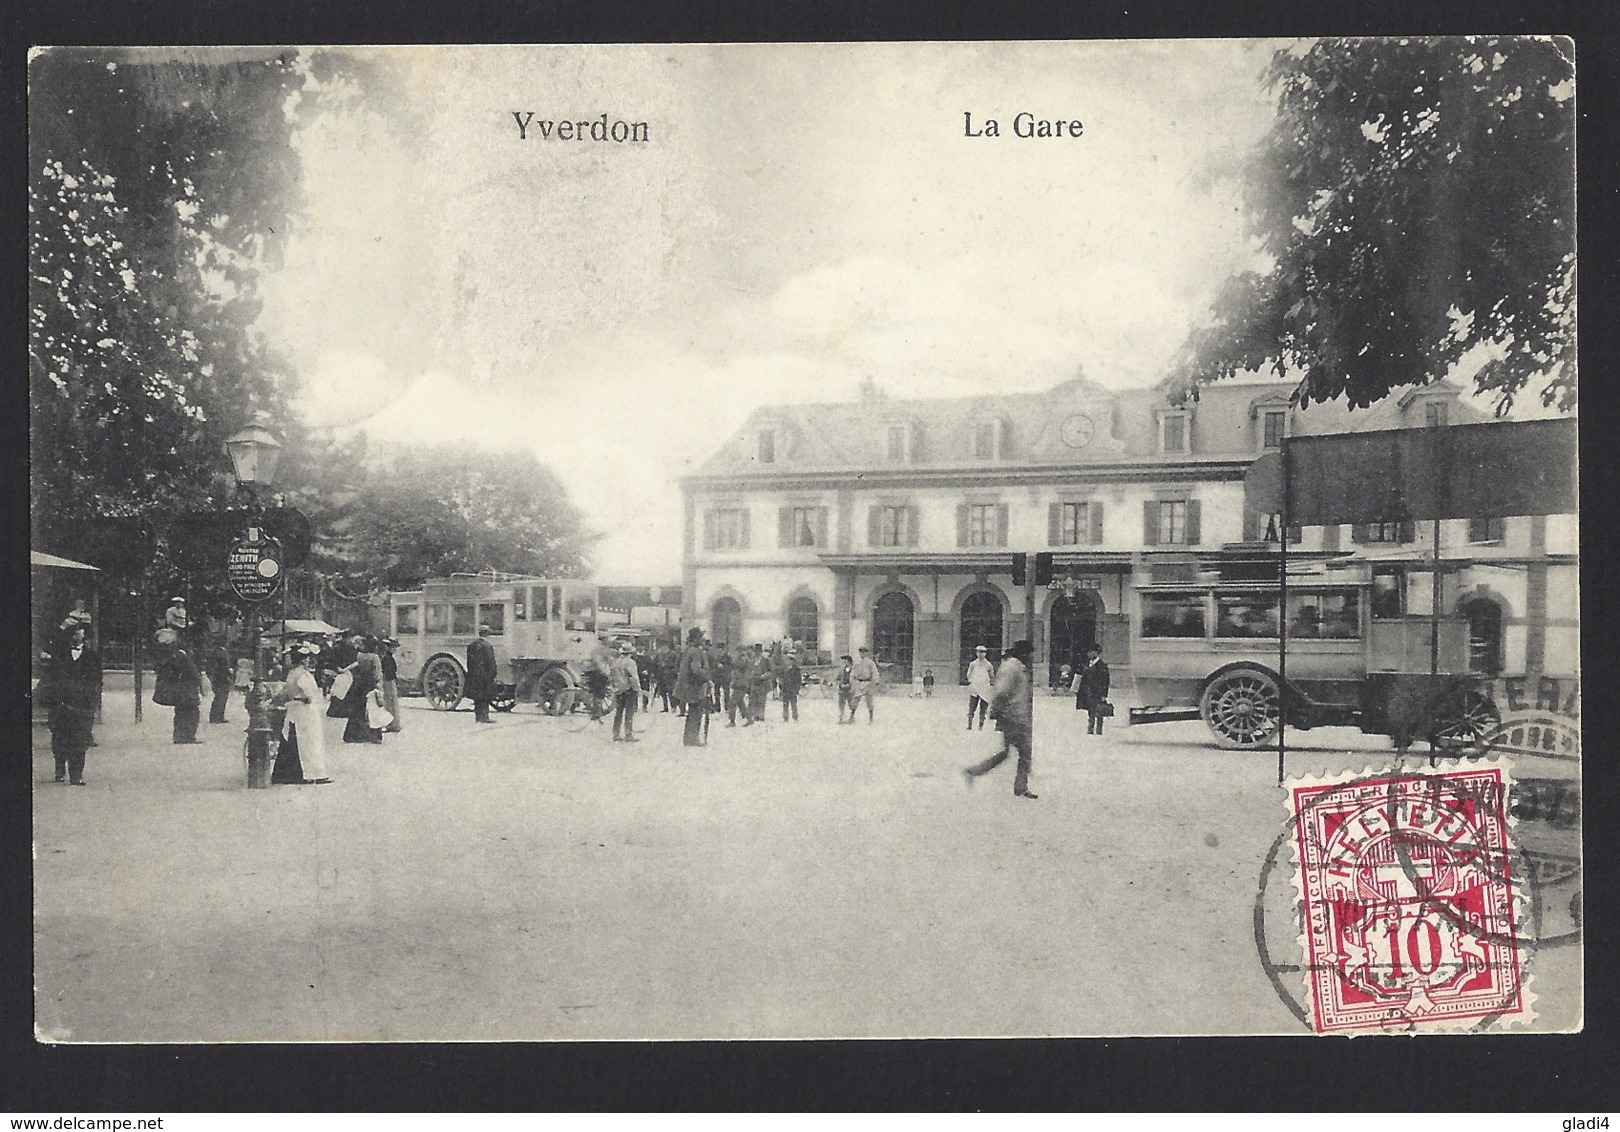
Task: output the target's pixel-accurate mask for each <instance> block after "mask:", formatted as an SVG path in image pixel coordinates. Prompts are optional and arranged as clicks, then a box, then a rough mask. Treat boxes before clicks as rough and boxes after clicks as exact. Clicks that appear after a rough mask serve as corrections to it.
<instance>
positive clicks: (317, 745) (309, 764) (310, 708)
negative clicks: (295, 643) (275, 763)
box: [279, 645, 332, 786]
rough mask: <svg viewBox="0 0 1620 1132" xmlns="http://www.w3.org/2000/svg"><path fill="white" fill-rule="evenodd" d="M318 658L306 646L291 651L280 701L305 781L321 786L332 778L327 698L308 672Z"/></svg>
mask: <svg viewBox="0 0 1620 1132" xmlns="http://www.w3.org/2000/svg"><path fill="white" fill-rule="evenodd" d="M317 655H319V650H317V649H315V648H312V647H310V646H308V645H304V646H300V647H298V648H295V649H294V650H293V652H292V656H291V658H290V664H291V667H290V668H289V669H288V671H287V682H286V684H284V685H283V686H282V689H281V695H280V697H279V698H280V699H281V700H282V702H283V703H285V704H286V705H287V726H288V727H289V728H290V729H291V730H292V731H293V733H294V734H296V735H297V737H298V759H299V761H300V762H301V763H303V767H304V781H305V782H306V783H309V784H312V785H315V786H324V785H326V784H327V783H329V782H331V781H332V777H331V774H330V772H329V771H328V770H327V768H326V732H325V723H324V721H325V719H326V694H325V693H324V692H322V691H321V687H320V685H319V684H317V683H316V682H315V673H314V672H313V671H311V670H310V665H311V664H312V663H313V662H314V659H315V657H316V656H317Z"/></svg>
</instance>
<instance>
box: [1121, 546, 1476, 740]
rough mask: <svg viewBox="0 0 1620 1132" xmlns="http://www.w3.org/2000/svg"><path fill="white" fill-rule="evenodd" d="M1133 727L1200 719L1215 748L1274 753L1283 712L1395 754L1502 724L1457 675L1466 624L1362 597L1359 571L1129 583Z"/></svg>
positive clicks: (1211, 574)
mask: <svg viewBox="0 0 1620 1132" xmlns="http://www.w3.org/2000/svg"><path fill="white" fill-rule="evenodd" d="M1138 594H1139V601H1140V603H1141V616H1140V617H1139V618H1137V619H1136V625H1135V633H1134V638H1135V639H1134V640H1133V641H1132V661H1133V666H1134V670H1135V677H1136V687H1137V693H1138V698H1139V699H1141V700H1143V701H1144V703H1145V705H1147V706H1143V707H1139V708H1133V709H1132V710H1131V713H1130V721H1131V723H1132V724H1140V723H1156V722H1164V721H1168V720H1177V719H1202V720H1203V721H1204V723H1205V724H1206V725H1207V726H1208V727H1209V730H1210V732H1211V733H1212V734H1213V735H1214V736H1215V739H1216V740H1217V741H1218V742H1219V743H1220V744H1221V745H1222V746H1225V747H1230V748H1234V749H1240V750H1244V749H1257V748H1261V747H1267V746H1275V745H1276V742H1277V729H1278V726H1279V721H1280V720H1282V718H1283V713H1284V709H1285V708H1286V721H1287V726H1288V727H1290V728H1294V729H1298V730H1308V729H1310V728H1313V727H1326V726H1358V727H1360V728H1361V730H1362V731H1364V732H1368V733H1372V734H1383V735H1390V736H1392V737H1393V738H1394V739H1395V741H1396V745H1397V746H1400V747H1403V748H1404V747H1406V746H1408V745H1410V744H1411V742H1412V741H1413V740H1414V739H1419V738H1421V739H1427V740H1429V742H1430V743H1431V744H1434V745H1436V746H1440V747H1466V746H1470V745H1472V744H1473V743H1474V742H1475V741H1476V740H1477V739H1478V738H1479V736H1480V735H1481V734H1482V733H1483V732H1484V731H1486V730H1487V729H1489V728H1490V727H1492V726H1494V725H1495V724H1496V722H1497V721H1498V719H1499V718H1500V716H1499V713H1498V710H1497V707H1496V704H1495V702H1494V701H1493V699H1492V697H1491V694H1490V691H1489V688H1488V687H1487V686H1486V685H1485V684H1484V683H1483V682H1481V681H1480V680H1479V679H1478V677H1477V676H1475V675H1474V674H1471V673H1470V672H1469V664H1468V655H1469V653H1468V647H1469V642H1468V623H1467V621H1466V620H1464V619H1461V618H1455V617H1442V618H1432V617H1412V616H1402V615H1401V614H1400V613H1399V612H1392V611H1388V610H1386V609H1384V608H1382V607H1381V605H1380V604H1379V603H1375V601H1374V578H1373V576H1372V573H1371V570H1370V568H1369V567H1368V566H1367V565H1366V564H1365V563H1358V564H1352V565H1349V566H1347V567H1344V568H1340V569H1331V568H1326V567H1323V566H1320V565H1316V566H1312V567H1307V568H1305V569H1302V570H1301V571H1300V572H1299V573H1298V574H1295V572H1294V571H1293V570H1290V578H1289V584H1288V586H1287V612H1286V615H1287V618H1288V622H1287V634H1286V655H1285V653H1284V648H1283V634H1282V633H1281V631H1280V626H1281V617H1282V616H1283V608H1282V606H1283V586H1282V585H1281V584H1280V583H1279V582H1277V581H1275V580H1273V581H1263V580H1260V581H1257V580H1242V579H1232V578H1222V577H1221V576H1220V574H1219V572H1218V571H1213V570H1212V571H1206V572H1205V573H1203V574H1201V575H1195V576H1194V577H1193V579H1192V580H1189V581H1183V582H1166V583H1150V584H1147V585H1143V586H1140V587H1138Z"/></svg>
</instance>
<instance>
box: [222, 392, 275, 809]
mask: <svg viewBox="0 0 1620 1132" xmlns="http://www.w3.org/2000/svg"><path fill="white" fill-rule="evenodd" d="M266 423H267V418H266V417H265V415H264V414H262V413H261V414H257V415H256V416H255V417H254V421H253V424H251V425H249V426H248V427H247V428H244V429H242V430H241V431H240V432H237V433H233V434H232V435H231V436H230V437H228V438H227V439H226V441H225V449H226V451H227V452H229V453H230V456H231V467H232V469H233V470H234V471H235V473H236V483H237V486H238V487H240V488H242V489H243V490H245V491H247V492H248V494H249V496H250V497H251V498H252V501H253V512H252V518H251V519H250V520H249V526H248V538H247V542H248V543H249V544H258V543H260V542H261V540H262V539H263V534H262V532H261V530H260V527H259V523H260V521H261V520H260V506H259V492H260V491H261V490H264V489H267V488H269V487H270V485H271V484H272V483H274V482H275V477H276V464H277V463H278V462H279V461H280V459H281V449H282V443H281V441H280V440H279V439H277V437H276V434H275V433H273V432H271V431H270V429H269V428H268V427H266ZM234 558H235V555H234V554H233V562H232V567H233V568H234V567H235V566H236V565H237V563H236V562H235V561H234ZM268 562H269V563H270V565H271V567H272V570H273V572H274V574H273V576H274V577H275V580H276V581H277V583H278V586H277V588H279V582H280V576H279V569H280V563H279V562H278V561H277V560H276V559H275V558H269V559H268ZM261 565H262V562H261ZM260 572H261V573H263V571H260ZM266 576H267V577H268V576H271V575H266ZM234 582H235V579H234V577H233V584H234ZM237 592H238V595H239V596H244V597H247V595H245V594H243V592H242V590H241V588H240V587H238V589H237ZM265 596H268V595H265ZM249 600H251V601H252V604H253V632H252V641H253V644H252V648H253V687H252V688H251V689H250V690H249V691H248V698H247V709H248V738H247V761H248V786H249V787H250V788H252V789H263V788H265V787H268V786H269V785H270V734H271V732H272V730H273V728H272V727H271V726H270V716H269V712H267V711H266V710H265V708H266V701H267V699H268V697H267V696H266V694H265V690H264V656H263V654H262V651H261V649H260V634H261V633H262V632H263V628H264V625H263V620H264V619H263V618H262V617H261V616H260V614H259V609H258V601H259V600H263V598H256V599H252V598H250V599H249Z"/></svg>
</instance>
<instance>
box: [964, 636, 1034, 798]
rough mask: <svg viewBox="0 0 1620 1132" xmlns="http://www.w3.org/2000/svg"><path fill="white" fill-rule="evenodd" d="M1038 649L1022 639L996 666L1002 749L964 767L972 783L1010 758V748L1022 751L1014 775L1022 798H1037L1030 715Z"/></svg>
mask: <svg viewBox="0 0 1620 1132" xmlns="http://www.w3.org/2000/svg"><path fill="white" fill-rule="evenodd" d="M1033 651H1034V650H1033V649H1032V648H1031V646H1030V643H1029V642H1028V641H1019V642H1017V643H1016V644H1014V645H1013V646H1012V648H1010V649H1008V650H1007V655H1006V656H1004V657H1002V659H1001V667H1000V668H999V669H997V670H996V687H995V691H994V692H993V693H992V695H991V701H990V707H991V710H992V711H994V712H995V716H996V727H997V728H999V729H1000V731H1001V734H1002V745H1001V750H999V751H997V752H996V753H995V754H993V755H991V756H990V757H989V758H987V759H985V760H984V761H983V762H981V763H975V764H974V765H973V766H970V767H968V768H967V770H965V771H963V772H962V773H963V775H964V776H965V777H966V779H967V784H968V785H969V786H972V785H973V780H974V779H976V778H978V777H979V776H980V775H984V774H989V773H990V772H991V771H992V770H994V769H996V767H998V766H1000V765H1001V764H1002V763H1003V762H1005V761H1006V760H1007V755H1008V754H1009V753H1010V749H1012V748H1016V749H1017V751H1018V773H1017V775H1015V776H1014V778H1013V793H1014V794H1016V795H1018V796H1019V797H1020V798H1035V797H1037V795H1036V794H1034V793H1032V792H1031V791H1030V789H1029V772H1030V764H1031V761H1032V760H1031V757H1030V716H1029V706H1030V702H1029V672H1028V668H1029V658H1030V654H1031V653H1032V652H1033Z"/></svg>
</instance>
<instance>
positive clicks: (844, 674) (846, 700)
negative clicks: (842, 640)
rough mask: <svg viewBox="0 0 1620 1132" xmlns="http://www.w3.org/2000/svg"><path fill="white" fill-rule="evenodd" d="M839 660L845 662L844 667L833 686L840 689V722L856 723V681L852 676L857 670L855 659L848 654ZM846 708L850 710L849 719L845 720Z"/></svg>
mask: <svg viewBox="0 0 1620 1132" xmlns="http://www.w3.org/2000/svg"><path fill="white" fill-rule="evenodd" d="M838 659H839V660H841V661H843V662H844V664H843V667H842V668H840V669H839V670H838V675H837V676H835V677H834V678H833V686H834V687H836V688H837V689H838V722H839V723H854V722H855V681H854V679H853V678H852V677H851V675H850V674H851V673H852V672H854V670H855V658H854V657H852V656H850V655H849V654H848V653H847V652H846V653H845V654H844V655H843V656H841V657H839V658H838ZM845 708H848V709H849V718H848V719H845V718H844V709H845Z"/></svg>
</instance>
